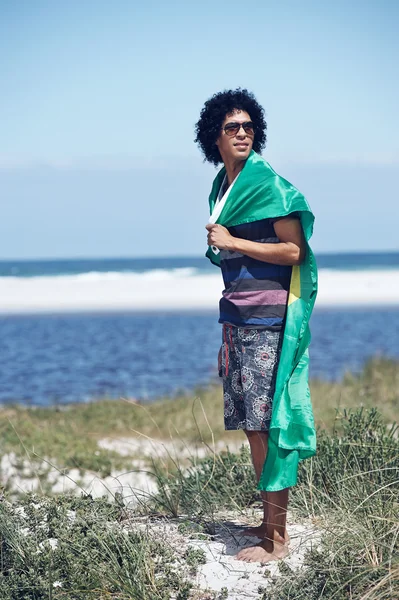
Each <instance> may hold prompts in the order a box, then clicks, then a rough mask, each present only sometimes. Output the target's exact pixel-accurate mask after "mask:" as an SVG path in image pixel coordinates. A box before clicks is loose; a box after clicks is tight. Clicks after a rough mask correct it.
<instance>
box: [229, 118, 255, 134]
mask: <svg viewBox="0 0 399 600" xmlns="http://www.w3.org/2000/svg"><path fill="white" fill-rule="evenodd" d="M241 127H242V128H243V129H244V131H245V133H246V134H247V135H254V133H255V125H254V124H253V123H252V121H245V123H236V122H235V121H232V122H231V123H227V125H225V126H224V127H223V130H224V132H225V134H226V135H230V136H233V135H237V133H238V132H239V131H240V129H241Z"/></svg>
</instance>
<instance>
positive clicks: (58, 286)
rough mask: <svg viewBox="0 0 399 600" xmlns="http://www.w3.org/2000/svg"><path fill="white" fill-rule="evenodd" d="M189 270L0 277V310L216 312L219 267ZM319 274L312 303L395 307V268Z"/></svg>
mask: <svg viewBox="0 0 399 600" xmlns="http://www.w3.org/2000/svg"><path fill="white" fill-rule="evenodd" d="M194 271H195V270H194V269H191V268H187V269H171V270H168V271H163V270H153V271H147V272H146V273H141V274H140V273H115V274H112V273H92V274H90V273H86V274H84V276H79V275H73V276H62V277H32V278H23V277H1V278H0V312H1V313H29V312H31V313H34V312H48V311H51V312H74V311H86V310H90V311H95V310H99V311H100V310H101V311H103V310H165V309H181V310H184V309H214V310H217V308H218V302H219V299H220V296H221V292H222V289H223V281H222V277H221V274H220V271H219V270H217V269H216V268H215V273H214V274H209V275H207V274H205V275H204V274H195V272H194ZM319 274H320V281H319V294H318V299H317V306H365V305H399V270H370V271H333V270H327V269H326V270H324V269H321V270H320V273H319ZM113 275H115V277H113ZM116 275H117V276H116Z"/></svg>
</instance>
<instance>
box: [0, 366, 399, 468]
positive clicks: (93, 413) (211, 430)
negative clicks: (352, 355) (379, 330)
mask: <svg viewBox="0 0 399 600" xmlns="http://www.w3.org/2000/svg"><path fill="white" fill-rule="evenodd" d="M398 389H399V363H398V362H396V361H394V360H389V359H384V358H375V359H373V360H370V361H369V362H367V363H366V365H365V366H364V369H363V370H362V371H361V372H360V373H359V374H356V375H354V374H351V373H347V374H345V376H344V377H343V378H342V380H341V381H339V382H328V381H317V380H316V381H312V382H311V393H312V403H313V409H314V415H315V421H316V425H317V426H318V427H319V428H320V429H325V430H327V431H330V432H331V431H333V430H335V429H337V427H339V424H340V421H341V419H342V415H343V411H344V410H345V409H349V408H355V407H361V406H364V407H365V408H372V407H377V408H378V410H379V412H380V413H381V415H382V418H383V420H384V422H386V423H387V424H389V423H392V422H393V421H394V420H395V416H397V415H398V414H399V394H398V391H397V390H398ZM139 436H141V438H147V439H154V440H183V441H184V443H188V444H193V445H203V444H207V445H212V444H214V443H215V441H223V442H225V443H226V444H227V445H229V444H231V445H234V446H237V443H240V442H241V441H245V436H244V434H243V433H242V432H236V431H234V432H229V431H225V430H224V424H223V393H222V388H221V385H220V383H219V382H217V383H213V384H211V385H209V386H207V387H204V388H198V389H196V390H194V392H192V393H190V394H180V395H178V396H176V397H175V398H163V399H162V398H161V399H159V400H158V401H156V402H153V403H151V404H140V403H136V402H134V401H131V400H128V399H120V400H108V399H101V400H96V401H93V402H88V403H84V404H78V403H75V404H70V405H61V406H51V407H26V406H22V405H18V404H14V405H6V406H3V407H1V408H0V450H1V453H2V454H3V455H4V454H5V453H9V452H13V453H15V456H16V460H17V461H18V459H20V460H21V461H22V462H21V468H22V465H23V461H25V463H26V461H27V460H30V461H33V462H38V461H42V462H43V461H49V462H50V463H52V462H55V463H56V464H57V465H58V466H59V467H60V468H63V469H72V468H78V469H80V470H81V471H82V472H84V471H85V470H90V471H92V472H95V473H98V474H99V475H101V476H103V477H105V476H107V475H109V474H111V472H112V471H113V470H115V469H123V468H124V467H126V466H128V465H129V464H130V462H129V461H131V457H132V456H134V454H135V451H134V449H133V448H132V452H131V455H130V456H126V457H124V456H121V455H120V454H119V453H118V452H115V451H113V450H112V449H111V450H109V449H104V448H102V447H99V445H98V442H99V440H102V439H104V438H107V439H110V440H118V439H121V438H132V437H135V438H137V437H139Z"/></svg>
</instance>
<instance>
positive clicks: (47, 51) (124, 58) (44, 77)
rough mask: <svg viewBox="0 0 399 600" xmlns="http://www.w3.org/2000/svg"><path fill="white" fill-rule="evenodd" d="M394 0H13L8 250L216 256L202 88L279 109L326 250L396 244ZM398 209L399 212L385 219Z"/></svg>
mask: <svg viewBox="0 0 399 600" xmlns="http://www.w3.org/2000/svg"><path fill="white" fill-rule="evenodd" d="M398 17H399V5H398V3H397V2H394V1H388V0H382V1H380V2H378V3H377V1H374V2H371V1H367V0H365V1H363V2H360V1H359V2H357V1H353V2H350V3H348V2H344V1H341V0H337V1H335V2H324V3H320V2H316V1H313V0H304V1H303V2H298V1H294V0H287V1H286V2H281V1H273V2H268V1H265V0H263V1H259V2H253V3H252V4H251V5H249V4H248V5H247V6H246V5H244V4H243V3H242V2H235V1H234V0H233V1H230V2H226V1H225V0H222V1H219V2H217V3H216V2H210V1H208V0H204V1H202V2H190V3H188V2H180V1H179V2H173V1H172V2H170V3H164V2H159V1H156V2H155V1H148V2H145V3H138V2H132V1H129V2H128V1H123V0H115V1H114V2H112V3H110V2H108V1H107V2H103V1H101V0H97V1H96V2H91V1H90V0H87V1H86V2H84V3H83V2H78V1H76V0H70V1H69V2H68V3H61V2H54V1H51V2H50V1H44V0H36V1H35V2H29V1H27V0H25V1H24V0H22V1H19V2H18V3H16V2H13V1H11V0H0V69H1V73H2V78H1V81H0V86H1V89H0V120H1V123H2V126H1V146H0V202H1V212H2V217H3V218H2V219H1V223H0V256H1V257H3V258H36V257H49V258H50V257H74V256H76V257H77V256H93V257H94V256H99V257H100V256H151V255H152V256H156V255H176V254H191V255H201V254H202V253H203V252H204V248H205V242H206V231H205V229H204V226H205V223H206V221H207V195H208V192H209V187H210V183H211V181H212V178H213V176H214V175H215V170H214V169H213V167H210V166H207V165H204V164H203V163H202V157H201V155H200V154H199V151H198V149H197V148H196V146H195V145H194V143H193V141H192V140H193V137H194V134H193V128H194V124H195V122H196V120H197V118H198V115H199V111H200V109H201V107H202V105H203V102H204V101H205V100H206V99H207V98H208V97H209V96H210V95H212V94H213V93H214V92H216V91H219V90H221V89H225V88H235V87H238V86H241V87H247V88H248V89H250V90H252V91H253V92H254V93H255V94H256V96H257V98H258V100H259V101H260V102H261V103H262V105H263V106H264V107H265V109H266V114H267V120H268V145H267V148H266V151H265V153H264V155H265V157H266V158H267V159H268V160H270V162H271V163H272V165H273V166H274V167H275V168H276V169H277V170H278V171H279V172H280V173H281V174H282V175H284V176H285V177H286V178H287V179H290V180H291V181H292V182H293V183H294V184H295V185H297V186H298V187H299V188H300V189H301V191H302V192H304V193H305V195H306V196H307V197H308V199H309V201H310V203H311V206H312V208H313V210H314V212H315V214H316V229H315V235H314V241H313V246H314V248H315V250H316V251H319V252H320V251H343V250H384V249H399V242H398V235H397V223H396V221H397V219H395V218H388V219H386V217H385V214H383V215H381V214H380V212H379V211H380V207H381V206H383V210H384V213H387V214H390V215H395V214H396V215H397V216H399V211H398V209H397V201H398V198H397V192H396V191H395V190H396V188H397V184H396V182H397V178H398V175H399V142H398V139H399V135H398V134H399V125H398V117H397V106H398V105H399V82H398V78H397V64H398V59H399V42H398V38H397V34H396V30H395V24H396V23H397V22H398ZM386 221H388V222H386Z"/></svg>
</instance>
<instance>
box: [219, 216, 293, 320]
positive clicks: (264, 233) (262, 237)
mask: <svg viewBox="0 0 399 600" xmlns="http://www.w3.org/2000/svg"><path fill="white" fill-rule="evenodd" d="M294 216H295V217H297V215H296V214H295V213H293V214H291V215H290V217H294ZM275 221H278V219H262V220H260V221H254V222H252V223H243V224H242V225H237V226H235V227H228V228H227V229H228V231H229V232H230V234H231V235H232V236H234V237H237V238H242V239H246V240H251V241H253V242H265V243H268V244H271V243H272V244H273V243H274V244H275V243H278V242H279V241H280V240H279V238H278V237H277V236H276V232H275V231H274V226H273V224H274V222H275ZM220 267H221V270H222V275H223V281H224V285H225V289H224V290H223V292H222V294H223V296H222V298H221V300H220V303H219V308H220V318H219V323H230V324H231V325H236V326H238V327H246V328H248V329H254V328H259V329H271V330H273V331H279V330H281V329H282V327H283V325H284V318H285V313H286V308H287V300H288V291H289V287H290V280H291V272H292V267H291V266H284V265H274V264H271V263H268V262H264V261H261V260H256V259H254V258H251V257H250V256H247V255H245V254H241V253H240V252H234V251H232V250H221V251H220Z"/></svg>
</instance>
